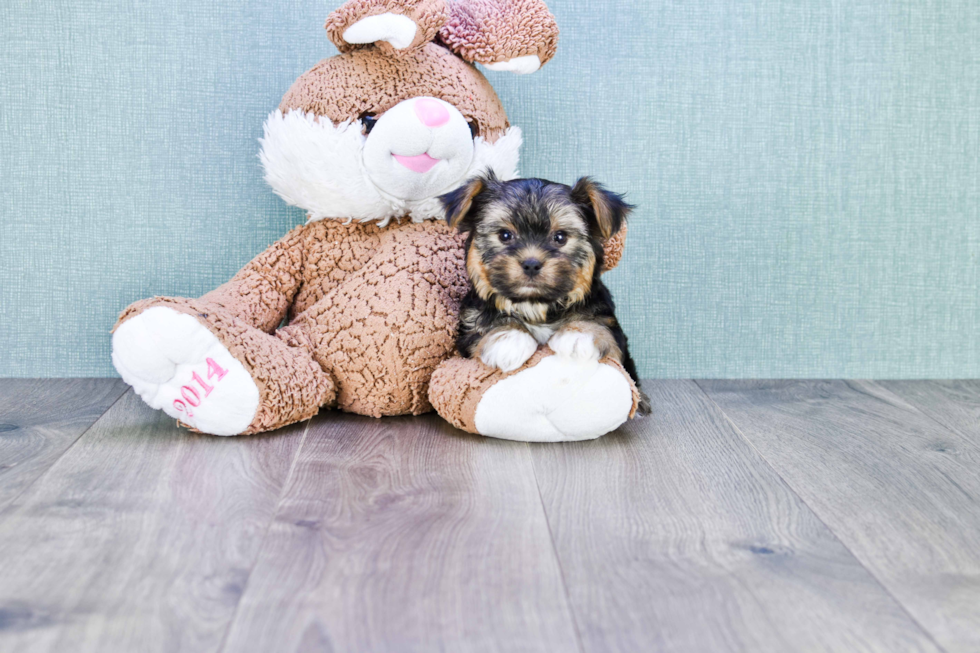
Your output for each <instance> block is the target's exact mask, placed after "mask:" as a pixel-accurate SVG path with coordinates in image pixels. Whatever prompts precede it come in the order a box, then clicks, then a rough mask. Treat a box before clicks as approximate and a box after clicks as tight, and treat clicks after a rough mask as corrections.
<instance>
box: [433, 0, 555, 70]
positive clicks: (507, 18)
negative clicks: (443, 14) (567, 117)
mask: <svg viewBox="0 0 980 653" xmlns="http://www.w3.org/2000/svg"><path fill="white" fill-rule="evenodd" d="M446 3H447V5H448V7H449V20H448V21H447V22H446V24H445V25H444V26H443V28H442V29H441V30H440V31H439V37H440V38H441V39H442V42H443V43H445V44H446V45H448V46H449V47H450V48H451V49H452V51H453V52H455V53H456V54H458V55H459V56H460V57H462V58H463V59H465V60H466V61H469V62H470V63H479V64H483V65H484V66H486V67H487V68H489V69H490V70H507V71H510V72H514V73H522V74H523V73H533V72H534V71H536V70H537V69H538V68H540V67H541V66H543V65H544V64H546V63H547V62H548V61H549V60H550V59H551V58H552V57H553V56H555V49H556V48H557V47H558V24H557V23H556V22H555V17H554V16H552V15H551V12H550V11H548V7H547V6H546V5H545V4H544V2H542V1H541V0H446Z"/></svg>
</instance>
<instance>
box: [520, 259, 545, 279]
mask: <svg viewBox="0 0 980 653" xmlns="http://www.w3.org/2000/svg"><path fill="white" fill-rule="evenodd" d="M521 267H522V268H524V274H526V275H527V276H529V277H533V276H537V274H538V272H540V271H541V261H539V260H538V259H536V258H526V259H524V261H523V262H522V263H521Z"/></svg>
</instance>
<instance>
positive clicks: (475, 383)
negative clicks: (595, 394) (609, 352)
mask: <svg viewBox="0 0 980 653" xmlns="http://www.w3.org/2000/svg"><path fill="white" fill-rule="evenodd" d="M552 355H554V352H553V351H552V350H551V349H550V348H549V347H547V346H542V347H538V350H537V351H536V352H535V353H534V355H533V356H531V358H529V359H528V361H527V362H526V363H524V365H522V366H521V367H519V368H518V369H516V370H514V371H513V372H502V371H500V370H498V369H496V368H493V367H487V366H486V365H484V364H483V363H482V362H481V361H480V360H477V359H475V358H463V357H461V356H454V357H453V358H450V359H449V360H447V361H446V362H445V363H443V364H442V365H440V366H439V367H438V368H437V369H436V371H435V373H434V374H433V375H432V381H431V382H430V385H429V401H430V402H432V407H433V408H435V409H436V411H437V412H438V413H439V416H440V417H442V418H443V419H444V420H446V421H447V422H449V423H450V424H452V425H453V426H455V427H456V428H458V429H460V430H461V431H466V432H467V433H479V431H477V430H476V407H477V406H478V405H479V404H480V400H481V399H483V395H484V393H485V392H486V391H487V390H489V389H490V388H491V387H492V386H494V385H495V384H496V383H497V382H498V381H500V380H501V379H505V378H507V377H508V376H513V375H514V374H519V373H520V372H523V371H524V370H526V369H529V368H531V367H534V366H535V365H537V364H538V363H540V362H541V361H542V360H544V359H545V358H547V357H548V356H552ZM600 362H602V363H605V364H607V365H611V366H613V367H616V368H618V369H619V370H620V371H621V372H622V373H623V375H624V376H626V378H627V380H629V384H630V388H631V389H632V390H633V407H632V408H631V409H630V415H629V416H630V418H632V417H633V416H634V415H635V414H636V408H637V406H639V404H640V392H639V390H638V389H637V387H636V385H635V384H634V383H633V380H632V379H630V378H629V375H627V374H626V370H624V369H623V366H622V365H620V364H619V363H618V362H617V361H615V360H613V359H611V358H603V359H602V360H601V361H600Z"/></svg>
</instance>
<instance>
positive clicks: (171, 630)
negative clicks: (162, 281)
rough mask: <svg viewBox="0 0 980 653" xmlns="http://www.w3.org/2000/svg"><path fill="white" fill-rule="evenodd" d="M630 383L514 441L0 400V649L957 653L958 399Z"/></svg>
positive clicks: (969, 393)
mask: <svg viewBox="0 0 980 653" xmlns="http://www.w3.org/2000/svg"><path fill="white" fill-rule="evenodd" d="M645 387H646V390H647V392H648V393H649V394H650V397H651V399H652V401H653V405H654V407H655V413H654V414H653V415H652V416H651V417H649V418H647V419H645V420H643V421H639V422H632V423H630V424H628V425H627V426H625V427H624V428H622V429H620V430H619V431H618V432H616V433H613V434H610V435H608V436H606V437H604V438H601V439H599V440H597V441H593V442H585V443H574V444H561V445H527V444H521V443H515V442H506V441H499V440H490V439H484V438H480V437H474V436H469V435H465V434H463V433H460V432H458V431H455V430H454V429H452V428H451V427H449V426H447V425H446V424H445V423H444V422H443V421H442V420H440V419H439V418H438V417H435V416H433V415H429V416H425V417H421V418H391V419H384V420H374V419H369V418H364V417H357V416H352V415H344V414H339V413H330V412H326V413H323V414H321V415H319V416H318V417H316V418H314V419H313V420H311V421H309V422H306V423H302V424H297V425H295V426H293V427H291V428H286V429H283V430H281V431H278V432H275V433H273V434H270V435H265V436H253V437H240V438H215V437H208V436H197V435H193V434H191V433H188V432H187V431H184V430H179V429H177V428H176V427H175V425H174V423H173V421H172V420H170V419H169V418H167V417H166V416H165V415H164V414H162V413H159V412H155V411H152V410H150V409H148V408H147V407H145V406H144V405H143V404H142V402H140V400H139V399H138V398H136V397H135V396H134V395H133V394H132V393H131V392H127V391H126V388H125V386H124V385H123V384H122V383H121V382H119V381H115V380H58V381H52V380H45V381H33V380H3V381H0V651H4V652H7V651H10V652H14V651H16V652H20V651H59V652H61V651H68V652H72V653H75V652H86V651H93V652H94V651H99V652H107V651H110V652H111V651H125V652H130V651H213V652H217V651H228V652H231V651H274V652H277V653H279V652H292V651H331V652H338V653H339V652H341V651H448V652H459V651H506V652H512V651H548V652H562V651H637V652H648V651H706V652H712V653H713V652H716V651H751V652H755V651H773V652H779V653H784V652H787V651H844V652H847V653H853V652H857V651H884V652H888V653H895V652H904V651H949V652H953V651H980V382H894V383H885V382H876V383H871V382H853V381H751V382H747V381H706V382H692V381H651V382H649V383H647V384H645Z"/></svg>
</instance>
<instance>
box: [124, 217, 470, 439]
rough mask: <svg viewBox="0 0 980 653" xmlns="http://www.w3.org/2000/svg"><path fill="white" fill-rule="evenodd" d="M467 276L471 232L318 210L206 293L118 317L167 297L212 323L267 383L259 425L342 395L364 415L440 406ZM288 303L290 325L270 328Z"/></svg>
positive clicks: (283, 420)
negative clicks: (345, 219)
mask: <svg viewBox="0 0 980 653" xmlns="http://www.w3.org/2000/svg"><path fill="white" fill-rule="evenodd" d="M467 284H468V280H467V278H466V275H465V272H464V268H463V249H462V236H460V235H459V234H458V233H456V232H455V231H454V230H451V229H450V228H449V227H448V226H447V225H445V224H443V223H441V222H425V223H421V224H418V223H412V222H409V221H403V222H402V223H395V224H390V225H388V226H386V227H384V228H379V227H378V226H377V225H374V224H363V223H351V224H349V225H345V224H343V223H339V222H333V221H320V222H314V223H312V224H309V225H305V226H303V227H297V228H296V229H294V230H293V231H291V232H289V233H288V234H287V235H286V236H285V237H284V238H282V239H281V240H280V241H279V242H277V243H275V244H274V245H272V246H271V247H270V248H269V249H267V250H266V251H265V252H263V253H261V254H259V255H258V256H257V257H256V258H255V259H253V260H252V261H251V262H250V263H249V264H248V265H246V266H245V268H244V269H243V270H242V271H241V272H239V273H238V274H237V275H235V277H234V278H233V279H232V280H231V281H229V282H228V283H226V284H224V285H223V286H221V287H220V288H218V289H217V290H215V291H212V292H211V293H208V294H207V295H205V296H204V297H202V298H201V299H185V298H164V297H157V298H154V299H151V300H144V301H141V302H137V303H135V304H133V305H132V306H130V307H129V308H128V309H126V311H125V312H124V313H123V314H122V316H120V318H119V323H122V322H123V321H124V320H126V319H129V318H130V317H133V316H134V315H136V314H138V313H140V312H142V311H144V310H146V309H147V308H150V307H151V306H160V305H165V306H168V307H170V308H173V309H175V310H179V311H181V312H184V313H187V314H189V315H193V316H195V317H196V318H197V319H198V320H199V321H200V322H201V323H202V324H204V325H205V326H207V327H208V328H209V329H210V330H211V332H212V333H214V334H215V335H216V336H217V338H218V340H219V341H220V342H221V343H222V344H223V345H224V346H225V347H227V348H228V350H229V351H230V352H231V354H232V356H234V357H235V358H236V359H237V360H239V361H240V362H241V363H242V364H243V365H245V367H246V369H247V370H248V371H249V373H250V374H252V378H253V379H255V381H256V385H258V387H259V394H260V398H261V399H260V413H259V414H258V415H256V418H255V421H254V422H253V425H252V426H250V427H249V432H254V431H257V430H268V429H270V428H276V427H277V426H281V425H283V424H288V423H290V422H293V421H296V420H298V419H304V418H305V417H309V416H310V415H313V414H315V413H316V412H317V409H318V408H319V407H320V406H321V405H323V404H325V403H333V400H334V397H335V395H336V406H337V407H338V408H341V409H343V410H347V411H350V412H355V413H360V414H362V415H371V416H374V417H380V416H382V415H403V414H406V413H411V414H419V413H424V412H428V411H429V410H431V409H432V407H431V405H430V404H429V399H428V390H429V378H430V376H431V375H432V372H433V370H435V368H436V366H437V365H439V363H441V362H442V361H443V360H445V359H446V358H447V357H448V356H449V355H450V354H451V353H452V351H453V348H454V346H455V338H456V328H457V314H458V311H459V303H460V301H461V300H462V298H463V295H465V294H466V291H467V288H468V285H467ZM287 307H290V308H291V314H292V319H291V320H290V325H289V326H287V327H285V328H282V329H279V330H278V331H277V332H276V334H275V335H269V334H268V332H269V331H271V330H272V329H274V328H275V326H277V325H278V324H279V323H280V322H281V320H282V319H283V317H285V316H286V308H287ZM270 325H271V326H270ZM324 372H325V373H324Z"/></svg>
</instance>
